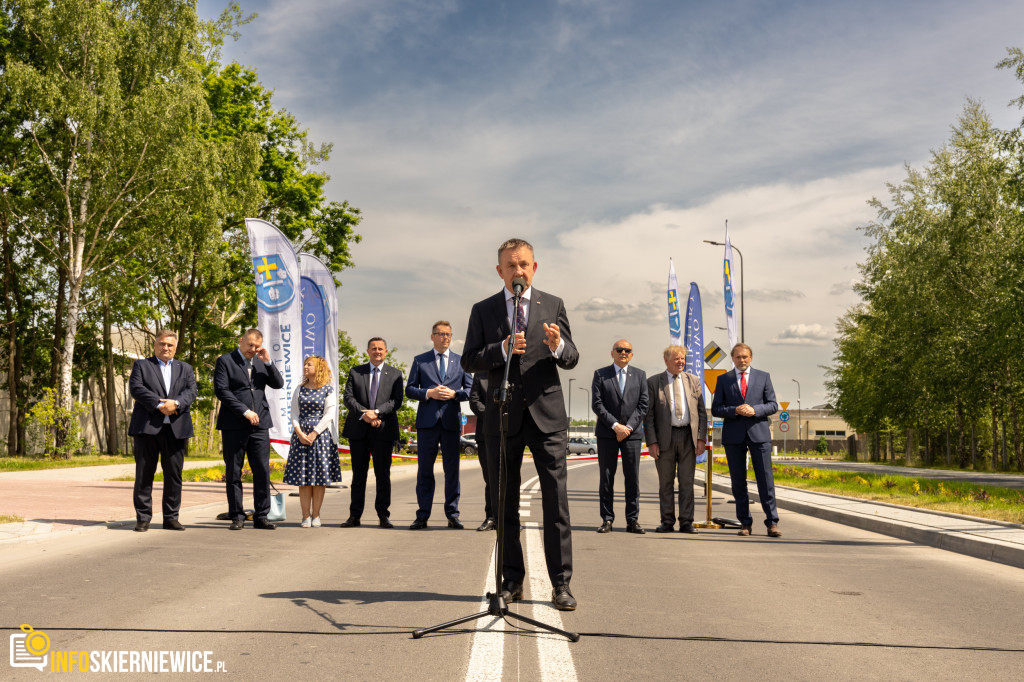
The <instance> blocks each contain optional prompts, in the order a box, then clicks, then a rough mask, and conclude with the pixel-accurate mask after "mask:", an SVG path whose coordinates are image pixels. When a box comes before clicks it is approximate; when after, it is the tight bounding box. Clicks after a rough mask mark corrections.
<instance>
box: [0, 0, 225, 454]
mask: <svg viewBox="0 0 1024 682" xmlns="http://www.w3.org/2000/svg"><path fill="white" fill-rule="evenodd" d="M0 7H2V10H3V13H4V14H5V15H6V17H7V20H8V22H9V26H13V27H15V29H16V30H17V32H18V33H19V34H23V35H25V36H27V40H25V41H24V43H23V44H22V45H21V48H22V49H21V51H20V52H19V53H15V54H8V57H7V59H6V64H5V70H4V73H3V74H2V76H0V91H2V93H3V96H4V97H5V98H8V99H9V100H10V101H20V102H32V104H33V112H32V115H31V116H29V117H27V118H26V119H25V120H24V122H23V124H22V127H21V131H20V133H19V134H21V135H23V136H24V137H25V139H26V140H28V141H29V142H30V144H29V145H27V147H26V149H27V150H29V152H30V154H31V156H28V157H27V158H26V159H25V163H26V164H27V165H33V166H35V167H36V168H38V169H41V171H38V173H39V175H40V177H43V178H45V184H41V185H39V186H38V187H37V188H36V189H37V190H38V193H37V195H36V197H35V200H34V201H33V202H32V203H31V204H28V205H26V207H27V208H29V209H30V211H29V212H27V213H26V214H23V215H21V216H19V218H20V219H21V220H24V221H26V222H28V223H30V224H31V225H32V226H33V228H34V229H35V230H36V231H37V232H38V234H39V235H40V239H39V241H40V243H41V244H43V246H44V250H45V251H46V252H48V255H49V260H50V261H51V262H54V263H57V264H58V265H57V269H58V273H59V280H60V282H61V283H62V284H63V287H66V289H64V288H63V287H59V288H58V292H57V295H58V303H59V304H63V305H64V306H65V307H64V309H63V310H62V311H61V314H60V315H58V319H59V320H60V322H61V328H60V329H58V332H60V335H61V336H62V338H61V339H60V352H59V362H58V367H59V371H58V376H57V389H58V390H57V404H58V408H59V410H58V414H60V415H67V414H70V409H71V395H72V393H71V391H72V367H73V359H74V355H75V345H76V342H77V339H78V331H79V324H80V320H81V315H82V308H83V304H84V303H85V295H86V293H87V289H88V287H90V286H91V285H92V283H93V280H94V278H95V277H96V276H97V275H98V274H99V273H102V272H103V271H105V270H109V269H111V268H113V267H115V266H116V265H117V264H118V263H119V262H121V261H122V260H123V259H125V258H126V257H128V256H129V255H130V254H131V253H133V252H134V251H135V250H136V249H137V248H138V245H139V244H142V243H146V242H147V241H149V240H150V239H152V237H153V233H152V232H150V231H149V230H148V229H147V228H148V227H151V226H152V224H153V223H152V222H151V221H149V220H147V219H148V218H151V217H152V216H153V214H154V212H155V211H157V210H158V208H159V203H160V199H161V197H163V196H164V195H167V194H173V193H177V192H187V191H189V189H190V186H189V184H190V183H189V177H190V171H192V170H194V168H195V167H194V160H195V159H196V158H202V156H203V154H202V153H201V147H202V145H201V138H198V137H196V136H195V135H193V134H192V133H193V131H195V130H196V129H197V127H199V126H200V125H202V123H203V122H204V120H205V119H206V118H208V109H207V107H206V104H205V98H204V93H203V89H202V87H201V82H200V79H199V74H198V71H197V70H196V68H195V66H194V64H195V62H196V59H197V57H198V55H197V54H196V53H195V49H196V45H197V43H196V41H195V35H196V30H197V23H196V16H195V10H194V6H193V3H192V2H189V1H185V0H135V1H117V0H110V1H108V2H93V1H91V0H62V1H61V2H59V3H51V2H49V1H48V0H24V1H21V2H16V1H5V2H3V4H2V5H0ZM69 428H70V426H69V423H68V421H67V417H66V416H65V417H62V418H60V419H58V420H57V421H56V426H55V441H56V444H57V448H58V450H61V447H62V444H63V442H64V440H65V439H66V438H67V436H68V433H69Z"/></svg>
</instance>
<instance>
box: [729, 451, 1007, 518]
mask: <svg viewBox="0 0 1024 682" xmlns="http://www.w3.org/2000/svg"><path fill="white" fill-rule="evenodd" d="M714 469H715V474H717V475H719V476H726V477H728V475H729V468H728V466H726V464H725V459H724V458H718V457H716V458H715V467H714ZM772 474H773V476H774V477H775V482H776V483H778V484H779V485H785V486H789V487H791V488H801V489H804V490H811V491H814V492H822V493H832V494H833V495H844V496H846V497H857V498H861V499H865V500H873V501H876V502H886V503H888V504H898V505H902V506H905V507H917V508H919V509H931V510H934V511H943V512H950V513H953V514H967V515H969V516H977V517H980V518H985V519H994V520H996V521H1007V522H1010V523H1024V491H1022V490H1015V489H1013V488H1000V487H998V486H991V485H977V484H974V483H967V482H964V481H949V480H938V479H933V478H920V477H917V478H915V477H911V476H896V475H892V474H866V473H857V472H850V471H827V470H823V469H814V468H812V467H800V466H792V465H789V464H773V465H772ZM753 475H754V474H753V472H750V476H751V477H753Z"/></svg>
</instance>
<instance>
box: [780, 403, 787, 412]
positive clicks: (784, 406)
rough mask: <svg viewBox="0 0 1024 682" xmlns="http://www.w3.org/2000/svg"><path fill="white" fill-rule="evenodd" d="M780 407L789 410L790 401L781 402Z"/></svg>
mask: <svg viewBox="0 0 1024 682" xmlns="http://www.w3.org/2000/svg"><path fill="white" fill-rule="evenodd" d="M779 407H781V408H782V409H783V410H788V409H789V403H779Z"/></svg>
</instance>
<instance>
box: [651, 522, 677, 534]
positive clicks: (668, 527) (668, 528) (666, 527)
mask: <svg viewBox="0 0 1024 682" xmlns="http://www.w3.org/2000/svg"><path fill="white" fill-rule="evenodd" d="M674 530H675V526H674V525H673V524H671V523H663V524H661V525H660V526H658V527H657V528H655V529H654V532H655V533H671V532H672V531H674Z"/></svg>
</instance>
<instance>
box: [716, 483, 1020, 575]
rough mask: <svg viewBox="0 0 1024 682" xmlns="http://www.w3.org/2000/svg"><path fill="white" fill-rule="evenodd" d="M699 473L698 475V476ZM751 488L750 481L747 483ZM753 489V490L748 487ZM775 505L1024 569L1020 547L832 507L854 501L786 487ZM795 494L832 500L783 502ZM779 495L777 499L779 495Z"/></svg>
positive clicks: (994, 525)
mask: <svg viewBox="0 0 1024 682" xmlns="http://www.w3.org/2000/svg"><path fill="white" fill-rule="evenodd" d="M701 473H702V472H701ZM751 483H752V484H753V481H751ZM751 487H752V488H754V486H753V485H752V486H751ZM711 488H712V489H713V490H716V491H718V492H721V493H727V494H729V495H731V494H732V486H731V485H729V484H722V483H715V482H714V481H712V483H711ZM775 488H776V495H775V503H776V505H777V506H778V507H779V508H780V509H785V510H787V511H792V512H796V513H798V514H803V515H805V516H812V517H814V518H818V519H822V520H825V521H831V522H833V523H841V524H843V525H845V526H851V527H853V528H859V529H861V530H866V531H870V532H872V533H880V534H882V535H888V536H889V537H894V538H898V539H900V540H906V541H907V542H913V543H916V544H920V545H928V546H930V547H936V548H938V549H944V550H947V551H950V552H956V553H957V554H965V555H967V556H972V557H976V558H978V559H986V560H988V561H995V562H998V563H1001V564H1006V565H1008V566H1013V567H1015V568H1024V546H1021V545H1020V544H1017V543H1010V542H1005V541H1002V540H999V539H998V538H992V537H982V536H978V535H972V534H971V533H970V532H969V531H966V532H965V531H963V530H954V529H940V528H929V527H926V526H921V525H919V524H915V523H911V522H905V521H899V520H896V519H890V518H884V517H879V516H872V515H870V514H866V513H864V512H858V511H851V510H847V509H841V508H839V507H837V506H835V505H837V504H842V503H845V504H850V502H851V501H853V502H857V501H858V500H857V498H849V497H839V496H833V495H826V494H819V493H813V492H811V491H807V490H803V489H800V488H788V487H786V486H780V485H776V486H775ZM788 490H792V491H799V492H800V493H804V494H812V495H815V496H820V497H828V498H833V499H835V500H836V502H835V503H834V504H831V505H830V504H808V503H805V502H800V501H798V500H793V499H787V498H786V497H785V496H784V493H785V491H788ZM780 492H782V493H783V494H782V495H780V494H779V493H780ZM750 499H751V504H754V503H755V502H754V501H755V500H757V492H756V488H754V489H752V490H751V491H750ZM872 505H874V503H872V502H866V504H865V506H867V507H868V508H870V506H872ZM885 506H886V507H892V508H896V509H909V510H911V511H914V512H919V513H922V514H928V515H933V514H931V512H929V511H928V510H926V509H916V508H912V507H899V506H898V505H890V504H887V505H885ZM934 516H942V517H946V518H956V519H960V520H963V521H970V522H974V523H976V524H978V525H979V526H981V525H982V524H984V526H985V528H979V530H983V531H984V532H990V533H991V532H1012V531H1015V530H1017V531H1019V530H1020V526H1016V525H1013V524H1006V523H1003V522H998V521H991V522H990V521H989V520H987V519H978V518H977V517H972V516H957V515H954V514H950V513H948V512H943V513H941V514H934Z"/></svg>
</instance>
